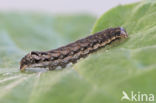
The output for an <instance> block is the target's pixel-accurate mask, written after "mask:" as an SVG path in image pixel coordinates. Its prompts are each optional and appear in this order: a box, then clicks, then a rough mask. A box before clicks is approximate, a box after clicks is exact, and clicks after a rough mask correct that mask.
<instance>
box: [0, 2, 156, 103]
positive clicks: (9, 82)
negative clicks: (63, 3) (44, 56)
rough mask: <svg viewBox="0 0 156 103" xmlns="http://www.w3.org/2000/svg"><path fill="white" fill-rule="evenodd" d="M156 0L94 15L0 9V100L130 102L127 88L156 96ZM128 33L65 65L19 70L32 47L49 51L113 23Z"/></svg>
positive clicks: (10, 102) (16, 102) (20, 102)
mask: <svg viewBox="0 0 156 103" xmlns="http://www.w3.org/2000/svg"><path fill="white" fill-rule="evenodd" d="M155 18H156V1H155V0H147V1H142V2H139V3H135V4H129V5H120V6H117V7H115V8H113V9H111V10H109V11H108V12H106V13H104V14H103V15H102V16H101V17H100V18H99V19H97V20H96V17H95V16H94V15H90V14H75V15H50V14H39V13H26V12H25V13H21V12H18V13H16V12H8V13H5V12H1V13H0V103H43V102H44V103H104V102H106V103H121V102H125V103H127V102H128V101H127V100H124V101H121V97H122V96H123V94H122V91H126V92H127V93H128V95H130V92H131V91H134V92H136V93H137V92H141V93H147V94H149V93H152V94H154V95H155V96H156V81H155V78H156V19H155ZM116 26H121V27H124V28H125V29H126V30H127V32H128V34H129V38H128V40H126V41H125V42H123V43H118V44H117V45H115V46H114V45H110V46H107V47H106V48H103V49H101V50H99V51H98V52H96V53H93V54H91V55H89V56H88V57H87V58H85V59H81V60H80V61H79V62H78V63H77V64H75V65H73V66H71V67H69V68H65V69H63V70H56V71H47V72H42V71H40V72H26V73H21V72H20V71H19V61H20V59H21V58H22V57H23V56H24V55H25V54H26V53H28V52H30V51H32V50H50V49H54V48H57V47H59V46H62V45H65V44H68V43H70V42H72V41H74V40H77V39H80V38H82V37H85V36H87V35H90V34H92V33H94V32H98V31H101V30H103V29H105V28H108V27H116ZM130 102H132V101H130Z"/></svg>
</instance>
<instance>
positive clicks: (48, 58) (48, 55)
mask: <svg viewBox="0 0 156 103" xmlns="http://www.w3.org/2000/svg"><path fill="white" fill-rule="evenodd" d="M127 37H128V34H127V32H126V31H125V30H124V29H123V28H122V27H116V28H108V29H106V30H103V31H101V32H97V33H95V34H93V35H90V36H88V37H86V38H83V39H80V40H77V41H75V42H73V43H70V44H68V45H66V46H62V47H60V48H57V49H54V50H50V51H32V52H30V53H28V54H27V55H26V56H24V57H23V58H22V60H21V62H20V70H21V71H23V70H25V68H37V67H39V68H49V70H54V69H56V67H58V66H61V67H62V68H64V67H66V65H67V64H68V63H76V62H77V60H79V59H80V58H83V57H86V56H87V55H88V54H90V53H92V52H94V51H96V50H98V49H99V48H101V47H104V46H106V45H108V44H110V43H111V42H113V41H115V40H118V39H122V38H127Z"/></svg>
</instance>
